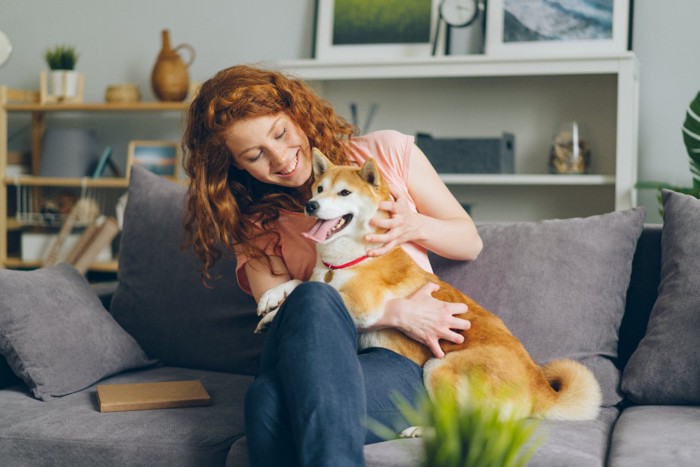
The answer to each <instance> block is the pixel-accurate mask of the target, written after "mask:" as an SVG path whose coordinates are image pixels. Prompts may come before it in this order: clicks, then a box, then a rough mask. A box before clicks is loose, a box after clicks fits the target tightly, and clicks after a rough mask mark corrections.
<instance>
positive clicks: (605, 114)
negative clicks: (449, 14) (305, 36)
mask: <svg viewBox="0 0 700 467" xmlns="http://www.w3.org/2000/svg"><path fill="white" fill-rule="evenodd" d="M275 67H276V68H278V69H280V70H283V71H285V72H287V73H290V74H293V75H295V76H298V77H300V78H303V79H305V80H307V81H310V82H311V83H312V84H313V85H314V86H315V87H316V88H317V90H318V91H319V92H320V93H321V95H323V96H324V97H325V98H326V99H328V100H329V101H330V102H331V103H332V104H333V106H334V108H335V109H336V110H337V111H338V112H339V113H340V114H342V115H344V116H346V117H348V116H349V105H350V103H351V102H353V103H355V104H357V106H358V108H359V109H360V123H362V120H363V118H365V116H364V115H363V113H365V112H366V111H367V109H368V108H369V106H370V105H371V104H372V103H376V104H379V112H378V114H377V118H376V120H375V123H374V124H373V125H372V127H371V128H370V130H377V129H384V128H391V129H396V130H399V131H403V132H404V133H407V134H415V133H416V132H428V133H431V134H433V136H435V137H484V136H486V137H499V136H500V135H501V133H503V132H510V133H513V134H514V135H515V167H516V168H515V173H514V174H502V175H501V174H493V175H474V174H443V180H444V181H445V182H446V183H447V184H448V185H449V186H450V188H451V189H452V191H453V192H454V193H455V195H456V196H457V197H458V199H460V201H462V202H463V203H465V204H470V205H471V206H472V207H473V211H472V214H473V215H474V217H475V218H476V219H477V220H482V221H493V220H498V221H501V220H508V221H511V220H538V219H546V218H554V217H573V216H585V215H592V214H599V213H604V212H608V211H610V210H613V209H616V210H620V209H626V208H629V207H632V206H634V205H635V204H636V199H635V190H634V185H635V183H636V174H637V133H638V124H637V122H638V74H637V67H638V64H637V60H636V57H635V56H634V54H633V53H631V52H627V53H620V54H615V55H604V56H591V57H551V58H549V57H548V58H534V59H533V58H522V57H518V58H516V57H513V58H503V57H499V58H495V57H488V56H447V57H429V58H421V59H402V60H396V61H381V62H379V61H353V62H330V61H318V60H295V61H284V62H278V63H276V64H275ZM571 120H576V121H578V122H581V123H582V124H584V125H586V126H587V129H588V133H589V136H590V142H589V144H590V146H591V148H592V164H591V170H590V175H575V176H572V175H550V174H548V169H547V161H548V154H549V147H550V145H551V140H552V137H553V135H554V133H555V132H556V130H557V128H558V126H559V124H560V123H561V122H564V121H571Z"/></svg>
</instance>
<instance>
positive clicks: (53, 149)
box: [39, 128, 99, 177]
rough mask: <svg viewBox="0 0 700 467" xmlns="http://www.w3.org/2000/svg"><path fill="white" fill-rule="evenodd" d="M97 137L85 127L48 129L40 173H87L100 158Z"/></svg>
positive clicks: (78, 175)
mask: <svg viewBox="0 0 700 467" xmlns="http://www.w3.org/2000/svg"><path fill="white" fill-rule="evenodd" d="M98 157H99V149H98V145H97V138H96V137H95V133H94V132H93V131H92V130H88V129H85V128H52V129H48V130H46V132H45V133H44V137H43V139H42V143H41V163H40V166H39V175H41V176H42V177H86V176H89V175H92V170H94V168H95V164H97V162H98Z"/></svg>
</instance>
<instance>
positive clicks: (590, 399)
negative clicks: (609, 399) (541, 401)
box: [538, 359, 602, 420]
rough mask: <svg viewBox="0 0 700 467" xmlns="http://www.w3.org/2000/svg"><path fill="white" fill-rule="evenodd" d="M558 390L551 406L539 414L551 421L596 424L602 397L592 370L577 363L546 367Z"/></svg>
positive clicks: (553, 364)
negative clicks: (575, 421) (587, 421)
mask: <svg viewBox="0 0 700 467" xmlns="http://www.w3.org/2000/svg"><path fill="white" fill-rule="evenodd" d="M542 370H543V372H544V377H545V379H546V380H547V382H548V383H549V385H550V387H551V388H552V389H553V390H554V397H553V399H550V398H548V399H549V400H550V401H551V404H548V405H549V407H546V408H543V410H542V411H541V412H540V413H539V414H538V415H539V416H541V417H542V418H546V419H549V420H593V419H594V418H596V417H597V416H598V411H599V410H600V404H601V401H602V396H601V393H600V386H599V385H598V381H596V379H595V376H593V373H592V372H591V370H589V369H588V368H586V367H585V366H583V365H582V364H580V363H579V362H576V361H574V360H568V359H564V360H553V361H551V362H549V363H547V364H546V365H544V366H543V367H542Z"/></svg>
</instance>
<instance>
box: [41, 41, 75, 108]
mask: <svg viewBox="0 0 700 467" xmlns="http://www.w3.org/2000/svg"><path fill="white" fill-rule="evenodd" d="M44 59H45V60H46V64H47V65H48V66H49V69H50V70H51V71H50V72H48V73H47V72H46V71H42V72H41V74H40V76H39V90H40V96H41V102H42V103H51V102H82V101H83V94H84V77H83V74H82V73H79V72H77V71H75V64H76V63H77V61H78V53H77V52H76V51H75V47H71V46H68V45H58V46H56V47H53V48H51V49H48V50H46V52H45V53H44Z"/></svg>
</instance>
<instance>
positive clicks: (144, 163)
mask: <svg viewBox="0 0 700 467" xmlns="http://www.w3.org/2000/svg"><path fill="white" fill-rule="evenodd" d="M134 165H140V166H141V167H144V168H146V169H148V170H150V171H151V172H153V173H154V174H156V175H162V176H164V177H169V178H177V177H178V175H179V170H178V167H179V165H180V145H179V144H178V143H177V142H175V141H131V142H129V154H128V157H127V161H126V172H127V174H128V175H130V174H131V167H132V166H134Z"/></svg>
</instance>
